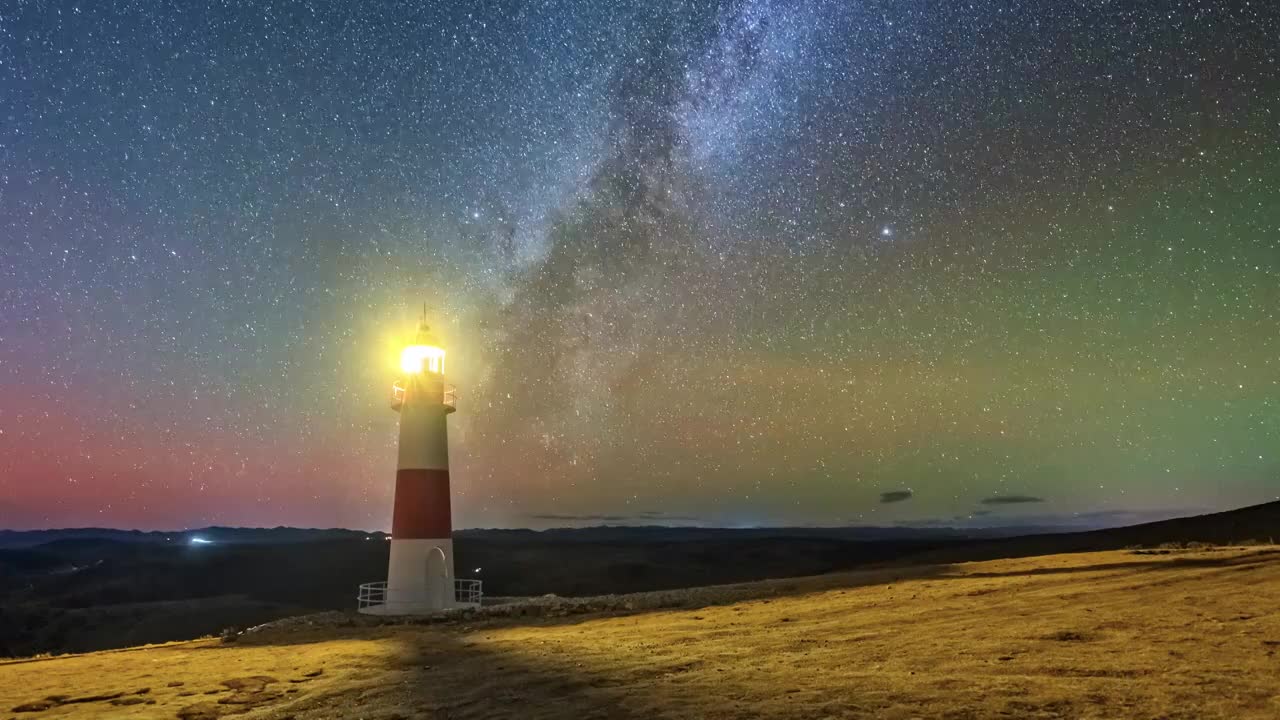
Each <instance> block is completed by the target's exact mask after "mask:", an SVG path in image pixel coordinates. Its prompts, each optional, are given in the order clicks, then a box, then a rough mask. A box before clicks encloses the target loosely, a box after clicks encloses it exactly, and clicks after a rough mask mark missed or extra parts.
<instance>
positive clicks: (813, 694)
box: [0, 547, 1280, 720]
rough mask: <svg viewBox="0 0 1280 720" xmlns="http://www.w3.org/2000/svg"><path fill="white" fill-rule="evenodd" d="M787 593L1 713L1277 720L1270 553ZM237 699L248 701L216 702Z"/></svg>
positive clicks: (964, 572) (193, 671) (292, 639)
mask: <svg viewBox="0 0 1280 720" xmlns="http://www.w3.org/2000/svg"><path fill="white" fill-rule="evenodd" d="M778 587H779V584H778V583H769V584H765V585H762V586H761V588H762V592H771V591H776V590H777V588H778ZM783 587H786V588H787V589H788V591H789V592H790V593H791V594H788V595H782V596H777V595H775V596H772V597H767V598H761V599H757V600H750V601H746V602H738V603H734V604H729V605H720V606H712V607H704V608H699V609H691V610H679V611H662V612H646V613H639V614H631V615H620V616H612V617H600V616H594V617H576V618H559V619H542V620H538V621H526V622H525V623H523V624H519V623H516V622H513V621H505V622H492V623H488V624H486V623H473V624H472V625H471V626H469V627H464V626H448V627H446V626H428V627H416V626H407V627H382V628H375V629H347V630H324V631H320V630H310V631H295V632H290V633H281V634H278V635H276V636H270V635H264V636H263V637H262V638H260V639H256V640H253V641H252V642H253V643H254V644H233V645H222V644H220V643H219V642H217V641H214V640H204V641H196V642H193V643H184V644H171V645H165V646H156V647H152V648H145V649H139V650H136V651H130V652H105V653H93V654H88V655H80V656H69V657H59V658H51V659H45V660H37V661H25V662H18V663H7V664H0V718H3V717H7V716H6V715H4V712H5V711H6V710H9V709H10V708H12V707H15V706H18V705H19V704H21V703H25V702H30V701H34V700H39V699H41V698H44V697H46V696H49V695H87V694H99V693H109V692H122V691H123V692H133V691H136V690H138V689H141V688H143V687H149V688H150V692H149V693H147V694H146V695H145V696H142V697H145V698H146V699H149V700H154V701H155V704H153V705H146V704H135V705H128V706H113V705H110V704H108V702H94V703H82V704H73V705H58V706H54V707H52V708H50V709H48V710H44V711H41V712H35V713H31V714H29V715H27V714H21V715H18V717H22V718H28V717H30V718H41V719H43V718H54V717H69V718H88V717H110V718H153V717H154V718H174V717H178V716H179V713H180V711H182V709H183V708H188V707H190V706H192V705H195V704H196V703H201V702H203V703H206V705H204V706H203V708H204V709H205V710H207V711H209V712H211V713H215V714H216V713H220V712H225V711H232V710H246V711H247V712H245V713H244V714H236V715H233V716H232V717H234V718H284V717H295V718H371V719H382V720H387V719H390V718H451V719H453V720H459V719H462V718H507V717H509V718H521V719H523V720H529V719H534V718H589V717H598V718H622V719H628V718H644V719H645V720H651V719H652V718H747V717H774V718H888V719H895V718H901V719H904V720H905V719H907V718H950V719H952V720H962V719H977V718H1169V719H1186V720H1191V719H1193V718H1194V719H1197V720H1198V719H1201V718H1206V719H1207V718H1224V719H1225V718H1231V719H1233V720H1234V719H1238V718H1239V719H1245V718H1278V717H1280V549H1278V548H1273V547H1264V548H1247V549H1245V548H1238V549H1226V550H1223V549H1219V550H1205V551H1192V552H1179V553H1172V554H1169V555H1158V556H1150V555H1135V554H1133V553H1128V552H1109V553H1091V554H1079V555H1058V556H1048V557H1040V558H1029V559H1021V560H1003V561H994V562H984V563H971V564H964V565H953V566H934V567H924V568H895V569H886V570H873V571H865V572H853V573H847V574H843V575H840V576H834V577H833V576H825V577H822V578H812V579H798V580H794V581H787V582H786V583H784V584H783ZM321 668H323V674H322V675H320V676H318V677H314V678H306V677H304V675H305V673H307V672H308V671H314V670H317V669H321ZM262 675H265V676H270V677H271V678H274V679H276V680H277V681H278V682H277V683H272V684H270V685H268V690H267V691H264V692H263V693H259V694H258V695H253V694H250V695H247V696H245V697H239V696H237V694H236V691H233V690H230V689H228V688H226V687H224V686H223V685H221V683H222V682H223V681H225V680H231V679H233V678H238V677H246V676H262ZM289 680H302V681H303V682H297V683H291V682H288V681H289ZM173 682H181V683H183V684H182V685H180V686H173V687H170V686H169V684H170V683H173ZM233 684H234V683H233ZM286 690H295V692H292V693H289V692H284V691H286ZM210 691H213V692H212V694H209V695H205V693H206V692H210ZM273 691H274V692H273ZM192 692H194V693H196V694H194V695H190V694H188V695H183V694H181V693H192ZM241 694H242V695H243V693H241ZM228 697H231V698H233V699H237V698H238V699H241V700H245V702H241V703H233V704H219V703H217V702H216V701H217V700H219V699H225V698H228ZM188 716H189V717H200V715H197V714H192V713H189V714H188ZM210 716H212V715H210Z"/></svg>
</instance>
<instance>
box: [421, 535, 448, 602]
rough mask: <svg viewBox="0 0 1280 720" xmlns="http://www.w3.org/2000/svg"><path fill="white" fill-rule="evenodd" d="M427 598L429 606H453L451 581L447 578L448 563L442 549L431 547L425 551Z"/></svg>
mask: <svg viewBox="0 0 1280 720" xmlns="http://www.w3.org/2000/svg"><path fill="white" fill-rule="evenodd" d="M427 600H428V602H430V603H431V607H436V608H447V607H452V606H453V581H452V580H451V579H450V578H449V565H448V562H447V561H446V560H445V557H444V550H442V549H440V548H438V547H433V548H431V550H430V552H428V553H427Z"/></svg>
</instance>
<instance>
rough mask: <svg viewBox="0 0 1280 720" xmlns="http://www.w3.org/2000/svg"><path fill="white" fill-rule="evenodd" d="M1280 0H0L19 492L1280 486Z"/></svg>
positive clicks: (742, 518)
mask: <svg viewBox="0 0 1280 720" xmlns="http://www.w3.org/2000/svg"><path fill="white" fill-rule="evenodd" d="M1270 5H1271V3H1267V2H1258V1H1257V0H1254V1H1253V2H1251V3H1248V2H1244V1H1243V0H1239V1H1236V2H1224V3H1213V2H1141V3H1137V2H1108V3H1083V2H1081V3H1076V2H1061V1H1060V0H1041V1H1039V2H1013V1H1012V0H982V1H980V2H975V3H932V2H928V3H927V2H917V1H913V0H903V1H899V2H858V1H854V0H850V1H848V2H844V1H835V0H830V1H821V0H808V1H806V0H791V1H784V0H739V1H735V2H725V3H720V4H716V3H713V2H706V1H703V0H687V1H684V0H682V1H676V0H671V1H669V2H656V3H650V2H645V1H644V0H635V1H634V2H625V1H623V0H616V1H614V0H606V1H596V0H563V1H548V2H519V1H516V0H509V1H507V2H496V3H495V2H476V3H472V2H438V3H429V2H417V1H414V2H407V1H406V2H395V1H390V0H388V1H382V2H368V3H362V2H340V1H338V0H334V1H333V2H323V1H320V0H314V1H310V2H302V1H300V2H268V1H267V0H257V1H255V2H235V1H234V0H223V1H222V2H209V3H205V2H198V3H176V2H166V1H161V0H119V1H112V2H90V1H89V0H80V1H79V2H71V1H66V2H63V1H61V0H50V1H48V2H33V1H23V0H16V2H15V1H14V0H10V2H7V3H5V4H4V6H3V7H2V8H0V527H17V528H29V527H47V526H55V527H56V526H80V525H97V526H118V527H143V528H181V527H187V526H201V525H207V524H224V525H252V526H274V525H303V526H346V527H358V528H378V529H384V528H386V527H388V526H389V522H390V508H391V494H392V489H393V484H394V483H393V480H394V469H395V443H396V418H397V416H396V414H395V413H394V412H393V411H392V410H390V408H389V405H388V403H389V391H390V385H391V382H392V380H393V379H394V378H395V376H396V368H397V354H398V350H399V347H400V345H401V344H402V343H403V342H404V341H405V340H406V339H407V338H408V337H409V336H410V335H411V333H412V331H413V329H414V324H415V322H416V320H417V317H418V315H419V314H420V312H421V307H422V303H423V302H425V303H427V306H428V309H429V314H430V319H431V321H432V324H433V326H434V327H435V328H436V330H437V332H438V333H439V334H440V335H441V336H442V337H443V338H444V340H445V342H446V344H447V346H448V348H449V352H450V355H449V374H450V381H451V382H454V383H456V384H457V385H458V387H459V395H460V401H459V405H460V409H459V411H458V412H457V413H456V414H455V415H454V416H452V419H451V420H450V423H451V428H450V431H451V446H452V476H453V487H454V524H455V527H487V526H514V527H525V526H532V527H545V526H561V525H574V524H598V523H606V522H608V523H633V524H635V523H668V524H694V523H697V524H714V525H727V526H741V525H777V524H824V525H838V524H880V525H887V524H893V523H912V524H938V523H942V524H954V525H961V526H964V525H1000V524H1012V523H1024V522H1061V523H1076V524H1099V523H1119V522H1125V521H1129V520H1135V519H1142V518H1147V517H1156V516H1161V515H1167V514H1171V513H1176V512H1180V511H1197V510H1202V509H1225V508H1229V507H1234V506H1239V505H1245V504H1251V503H1256V502H1263V501H1269V500H1274V499H1277V497H1280V142H1278V141H1277V138H1280V44H1277V43H1276V42H1275V38H1276V37H1278V36H1280V20H1278V18H1277V11H1276V10H1275V9H1271V8H1269V7H1268V6H1270Z"/></svg>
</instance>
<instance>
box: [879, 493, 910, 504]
mask: <svg viewBox="0 0 1280 720" xmlns="http://www.w3.org/2000/svg"><path fill="white" fill-rule="evenodd" d="M914 495H915V493H913V492H912V491H910V490H890V491H889V492H882V493H880V502H881V503H896V502H902V501H903V500H910V499H911V498H912V497H913V496H914Z"/></svg>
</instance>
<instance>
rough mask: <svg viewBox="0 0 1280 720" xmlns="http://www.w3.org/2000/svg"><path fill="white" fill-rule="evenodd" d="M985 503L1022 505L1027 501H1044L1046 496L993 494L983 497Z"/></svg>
mask: <svg viewBox="0 0 1280 720" xmlns="http://www.w3.org/2000/svg"><path fill="white" fill-rule="evenodd" d="M981 502H982V504H983V505H1022V504H1025V503H1042V502H1044V498H1040V497H1035V496H1034V495H992V496H991V497H989V498H982V501H981Z"/></svg>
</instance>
